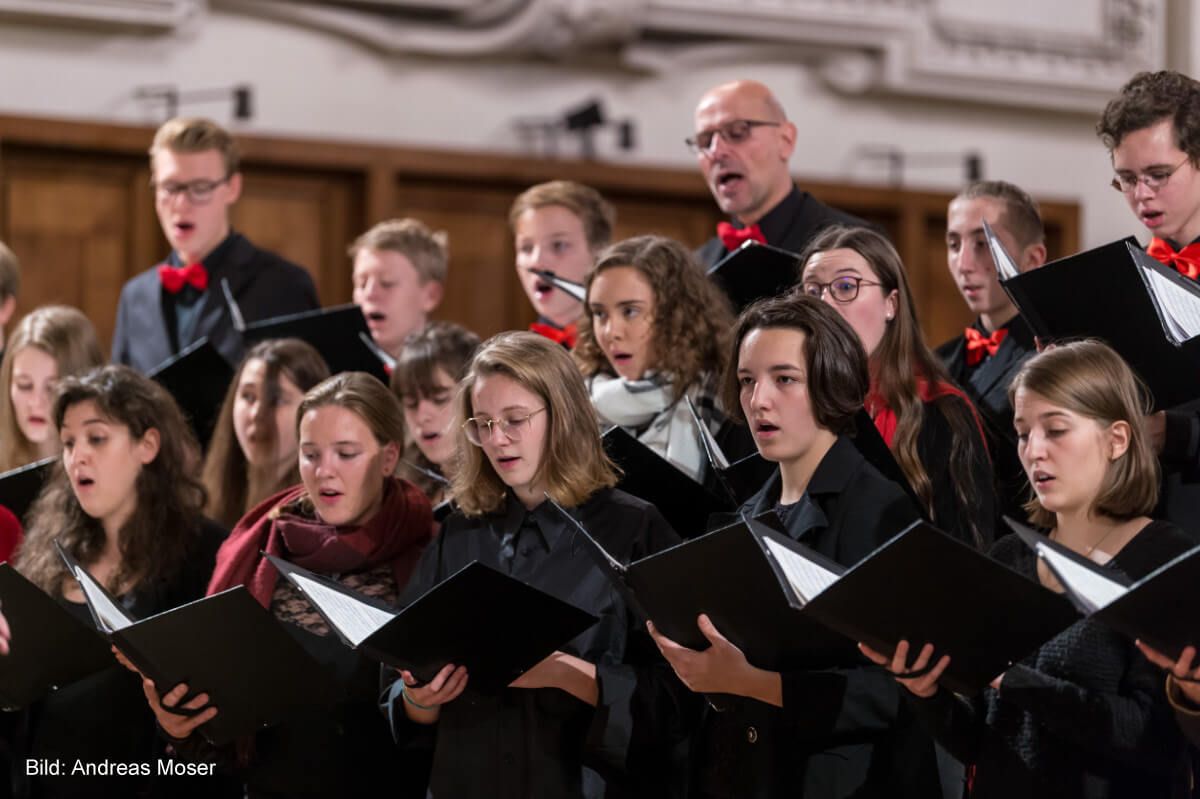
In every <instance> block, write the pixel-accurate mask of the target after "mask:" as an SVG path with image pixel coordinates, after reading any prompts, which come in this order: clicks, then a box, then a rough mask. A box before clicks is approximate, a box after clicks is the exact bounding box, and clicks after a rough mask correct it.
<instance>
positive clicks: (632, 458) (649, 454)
mask: <svg viewBox="0 0 1200 799" xmlns="http://www.w3.org/2000/svg"><path fill="white" fill-rule="evenodd" d="M603 439H604V448H605V450H606V451H607V452H608V456H609V457H610V458H611V459H612V460H613V462H614V463H615V464H616V465H617V466H618V467H620V469H621V482H620V483H619V484H618V485H617V488H619V489H621V490H622V491H624V492H626V493H627V494H632V495H633V496H635V497H637V498H638V499H643V500H645V501H646V502H649V503H650V504H651V505H654V506H655V507H656V508H658V512H659V513H661V514H662V515H663V518H664V519H666V520H667V523H668V524H670V525H671V527H672V528H673V529H674V530H675V531H676V532H677V533H679V535H681V536H683V537H685V538H689V537H692V536H695V535H697V534H699V533H700V532H702V531H704V530H706V529H708V518H709V516H711V515H712V514H714V513H728V512H729V511H731V510H733V508H734V506H733V503H732V502H731V501H730V500H729V499H727V498H725V497H719V496H716V495H715V494H713V493H712V492H711V491H709V490H708V489H707V488H705V487H704V486H703V485H701V484H700V483H698V482H696V481H695V480H693V479H692V478H691V477H690V476H688V475H687V474H685V473H684V472H683V471H682V470H681V469H679V467H677V466H675V465H674V464H673V463H671V462H670V461H668V460H667V459H666V458H664V457H662V456H661V455H659V454H658V453H657V452H655V451H654V450H652V449H650V448H649V447H647V446H646V445H645V444H643V443H642V442H640V441H638V440H637V439H636V438H634V437H633V436H631V435H629V433H627V432H625V431H624V430H623V429H622V428H620V427H610V428H609V429H608V430H606V431H605V432H604V436H603Z"/></svg>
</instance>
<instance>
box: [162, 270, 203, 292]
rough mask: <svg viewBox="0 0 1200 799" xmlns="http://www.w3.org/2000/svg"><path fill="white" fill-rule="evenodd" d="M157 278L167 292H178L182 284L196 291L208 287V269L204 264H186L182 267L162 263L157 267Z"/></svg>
mask: <svg viewBox="0 0 1200 799" xmlns="http://www.w3.org/2000/svg"><path fill="white" fill-rule="evenodd" d="M158 279H159V280H160V281H162V286H163V288H164V289H166V291H167V293H168V294H178V293H179V292H181V291H183V287H184V286H191V287H192V288H194V289H195V290H196V291H204V290H205V289H206V288H208V270H207V269H205V268H204V264H188V265H187V266H184V267H174V266H169V265H167V264H162V265H160V266H159V267H158Z"/></svg>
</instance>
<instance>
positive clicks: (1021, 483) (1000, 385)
mask: <svg viewBox="0 0 1200 799" xmlns="http://www.w3.org/2000/svg"><path fill="white" fill-rule="evenodd" d="M974 327H975V328H976V329H978V330H979V331H980V332H981V333H984V334H986V333H987V331H985V330H984V329H983V327H982V326H981V325H980V324H979V320H976V321H975V323H974ZM1004 327H1006V328H1007V329H1008V336H1007V337H1005V339H1004V341H1003V342H1001V343H1000V348H999V349H998V350H997V351H996V354H995V355H992V356H990V357H986V358H984V360H983V361H981V362H980V363H978V364H976V365H974V366H969V365H968V364H967V344H966V336H965V335H963V336H956V337H955V338H952V339H950V340H949V341H947V342H946V343H945V344H942V345H941V346H940V347H938V348H937V354H938V357H940V358H941V359H942V363H944V364H945V365H946V369H947V371H949V372H950V376H951V377H952V378H954V382H955V383H957V384H958V385H959V386H960V387H961V388H962V389H963V391H965V392H966V394H967V396H968V397H970V398H971V401H972V402H974V403H975V408H976V410H978V411H979V416H980V418H981V419H982V421H983V430H984V433H985V435H986V436H987V446H988V452H989V453H990V454H991V456H992V464H993V467H994V472H995V478H996V498H997V503H996V510H997V511H998V512H999V513H1002V514H1005V515H1008V516H1012V517H1013V518H1015V519H1023V518H1025V516H1026V514H1025V510H1024V508H1023V507H1022V505H1024V503H1025V502H1026V501H1027V500H1028V499H1029V497H1030V492H1029V481H1028V480H1027V479H1026V477H1025V470H1024V469H1023V468H1022V467H1021V461H1020V459H1019V458H1018V457H1017V436H1016V432H1015V431H1014V429H1013V408H1012V404H1011V403H1009V401H1008V387H1009V385H1010V384H1011V383H1012V381H1013V378H1015V377H1016V376H1017V372H1019V371H1021V367H1022V366H1024V365H1025V362H1026V361H1027V360H1029V359H1030V358H1032V357H1033V356H1034V355H1036V354H1037V348H1036V346H1035V344H1034V341H1033V331H1032V330H1031V329H1030V327H1029V324H1028V323H1027V322H1026V321H1025V320H1024V319H1023V318H1021V317H1020V316H1015V317H1013V318H1012V320H1010V321H1009V322H1008V324H1006V325H1005V326H1004ZM1007 531H1008V527H1007V526H1005V525H1002V524H1001V525H997V526H996V533H997V535H1003V534H1005V533H1006V532H1007Z"/></svg>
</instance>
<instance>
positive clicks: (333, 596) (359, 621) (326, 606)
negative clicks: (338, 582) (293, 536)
mask: <svg viewBox="0 0 1200 799" xmlns="http://www.w3.org/2000/svg"><path fill="white" fill-rule="evenodd" d="M288 579H289V580H292V581H293V582H294V583H295V584H296V586H297V587H298V588H300V590H302V591H303V592H304V595H305V596H307V597H308V598H309V599H310V600H311V601H312V602H313V603H314V604H316V605H320V607H321V610H323V611H324V612H325V613H326V614H327V615H328V616H329V617H330V618H331V619H332V620H333V622H334V624H336V625H337V628H338V630H340V631H341V633H342V635H344V636H346V640H348V641H349V642H350V643H351V644H352V645H354V646H358V645H359V644H361V643H362V642H363V641H365V640H366V639H367V638H368V637H369V636H370V635H371V633H373V632H375V631H376V630H378V629H379V628H380V627H382V626H383V625H385V624H387V623H388V622H389V621H391V620H392V619H394V618H395V617H396V614H395V613H390V612H388V611H386V610H382V609H380V608H377V607H375V606H374V605H369V604H367V603H366V602H361V601H359V600H357V599H355V598H354V597H352V596H348V595H346V594H343V593H342V592H341V591H335V590H334V589H332V588H330V587H329V586H327V585H325V584H323V583H319V582H317V581H316V580H313V579H311V578H309V577H305V576H304V575H303V574H295V573H292V574H289V575H288Z"/></svg>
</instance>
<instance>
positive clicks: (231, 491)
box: [201, 338, 329, 527]
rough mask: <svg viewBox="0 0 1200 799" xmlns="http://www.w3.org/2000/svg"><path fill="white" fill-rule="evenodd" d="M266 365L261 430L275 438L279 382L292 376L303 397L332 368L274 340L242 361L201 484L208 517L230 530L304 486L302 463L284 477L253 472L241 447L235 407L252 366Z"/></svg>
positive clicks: (291, 343) (298, 346)
mask: <svg viewBox="0 0 1200 799" xmlns="http://www.w3.org/2000/svg"><path fill="white" fill-rule="evenodd" d="M252 360H260V361H262V362H263V364H264V365H265V366H266V381H265V382H266V396H265V397H263V398H262V399H261V400H260V402H259V403H258V414H259V416H260V417H261V418H259V419H256V420H255V421H257V422H259V425H258V426H259V427H260V428H261V429H263V430H265V431H267V432H268V434H269V435H270V436H271V437H272V438H273V439H275V438H278V435H279V431H278V430H276V429H275V420H274V419H273V418H271V414H272V413H273V412H274V408H275V404H276V403H277V402H278V400H279V378H280V376H281V375H282V376H284V377H287V379H288V380H290V381H292V382H293V383H295V385H296V388H298V389H300V391H301V393H307V392H308V390H309V389H310V388H312V387H313V386H315V385H316V384H317V383H320V382H321V381H322V380H324V379H325V378H327V377H329V367H328V366H326V365H325V361H324V360H323V359H322V358H321V356H320V354H319V353H318V352H317V351H316V350H315V349H313V348H312V347H310V346H309V345H308V344H306V343H304V342H303V341H301V340H300V339H297V338H280V339H270V340H268V341H263V342H260V343H258V344H256V345H254V346H253V347H252V348H251V349H250V351H249V352H247V353H246V357H245V358H243V359H242V363H241V365H240V366H239V367H238V370H237V374H235V375H234V376H233V382H232V383H230V384H229V390H228V391H227V392H225V401H224V402H223V403H221V413H220V415H219V416H218V417H217V424H216V427H215V428H214V429H213V435H212V440H211V441H210V442H209V445H208V457H206V458H205V459H204V472H203V476H202V477H201V480H202V481H203V482H204V487H205V489H207V491H208V503H207V504H206V505H205V506H204V512H205V513H206V514H207V515H208V516H210V517H211V518H213V519H216V520H217V521H219V522H221V524H223V525H225V526H226V527H233V526H234V525H235V524H237V521H238V519H240V518H242V516H243V515H244V514H245V513H246V511H247V510H249V509H250V508H251V507H253V506H254V505H257V504H258V503H259V502H261V501H262V500H264V499H266V498H267V497H269V496H271V495H272V494H275V493H277V492H279V491H282V490H283V489H285V488H287V487H288V486H291V485H295V484H296V483H299V482H300V471H299V468H298V464H299V461H298V460H297V461H296V462H294V463H293V464H292V468H291V469H289V470H288V472H287V473H286V474H284V475H283V476H282V477H281V476H279V475H277V474H275V473H274V469H273V468H272V467H267V468H266V469H251V468H250V464H249V463H248V462H247V461H246V453H244V452H242V448H241V447H240V446H239V445H238V441H237V435H236V434H235V433H234V429H233V405H234V402H235V400H236V399H237V391H238V384H239V383H240V382H241V380H242V372H243V371H244V370H245V368H246V364H248V363H250V361H252Z"/></svg>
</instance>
